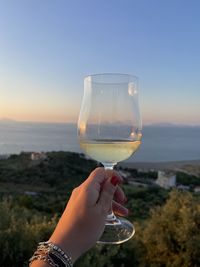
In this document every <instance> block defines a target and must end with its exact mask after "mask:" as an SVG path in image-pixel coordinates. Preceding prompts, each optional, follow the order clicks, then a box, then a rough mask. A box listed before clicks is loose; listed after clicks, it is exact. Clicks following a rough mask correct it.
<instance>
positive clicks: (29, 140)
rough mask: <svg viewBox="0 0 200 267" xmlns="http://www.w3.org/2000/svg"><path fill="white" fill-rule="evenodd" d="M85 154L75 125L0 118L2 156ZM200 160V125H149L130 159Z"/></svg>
mask: <svg viewBox="0 0 200 267" xmlns="http://www.w3.org/2000/svg"><path fill="white" fill-rule="evenodd" d="M42 151H43V152H48V151H72V152H78V153H81V152H82V151H81V149H80V147H79V143H78V140H77V128H76V125H75V124H67V123H66V124H64V123H32V122H15V121H0V155H1V157H3V156H4V155H10V154H19V153H21V152H42ZM199 159H200V126H177V125H148V126H144V127H143V138H142V144H141V146H140V148H139V150H138V151H137V152H136V153H135V154H134V155H133V156H132V157H130V158H129V159H128V160H127V162H166V161H185V160H186V161H187V160H189V161H190V160H199Z"/></svg>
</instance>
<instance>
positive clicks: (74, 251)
mask: <svg viewBox="0 0 200 267" xmlns="http://www.w3.org/2000/svg"><path fill="white" fill-rule="evenodd" d="M49 241H50V242H52V243H53V244H55V245H57V246H58V247H60V248H61V249H62V250H63V251H64V252H65V253H66V254H67V255H68V256H69V257H70V258H71V260H72V263H74V262H75V261H76V260H77V259H78V258H79V257H80V256H81V252H80V251H79V249H78V245H77V243H76V242H74V240H73V239H72V238H70V236H66V234H65V235H64V237H63V236H60V235H57V234H53V235H52V236H51V237H50V239H49Z"/></svg>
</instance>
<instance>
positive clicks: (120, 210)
mask: <svg viewBox="0 0 200 267" xmlns="http://www.w3.org/2000/svg"><path fill="white" fill-rule="evenodd" d="M112 208H113V211H114V213H115V214H117V215H120V216H127V215H128V214H129V210H128V209H127V208H125V207H124V206H122V205H121V204H119V203H117V202H116V201H113V203H112Z"/></svg>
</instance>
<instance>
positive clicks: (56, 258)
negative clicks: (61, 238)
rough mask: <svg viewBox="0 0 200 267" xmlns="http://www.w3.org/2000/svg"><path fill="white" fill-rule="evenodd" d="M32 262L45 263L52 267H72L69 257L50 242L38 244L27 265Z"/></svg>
mask: <svg viewBox="0 0 200 267" xmlns="http://www.w3.org/2000/svg"><path fill="white" fill-rule="evenodd" d="M34 260H43V261H46V262H47V263H48V264H49V265H50V266H52V267H73V263H72V260H71V257H69V256H68V255H67V254H66V253H65V252H64V251H63V250H62V249H61V248H60V247H58V246H57V245H55V244H53V243H52V242H50V241H46V242H40V243H39V245H38V247H37V250H36V251H35V253H34V255H33V256H32V257H31V258H30V260H29V263H30V264H31V263H32V262H33V261H34Z"/></svg>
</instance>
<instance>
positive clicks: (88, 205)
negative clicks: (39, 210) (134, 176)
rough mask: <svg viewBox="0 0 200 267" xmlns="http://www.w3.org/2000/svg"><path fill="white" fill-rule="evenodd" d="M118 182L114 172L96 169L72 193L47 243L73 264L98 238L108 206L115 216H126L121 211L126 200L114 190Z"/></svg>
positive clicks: (126, 212) (121, 193) (124, 210)
mask: <svg viewBox="0 0 200 267" xmlns="http://www.w3.org/2000/svg"><path fill="white" fill-rule="evenodd" d="M121 182H122V178H121V177H120V176H119V174H118V173H117V172H116V171H114V170H113V171H112V170H105V169H104V168H97V169H95V170H94V171H93V172H92V173H91V174H90V176H89V177H88V179H87V180H86V181H85V182H84V183H82V184H81V185H80V186H79V187H77V188H75V189H74V190H73V192H72V195H71V197H70V199H69V202H68V204H67V206H66V209H65V211H64V213H63V215H62V217H61V219H60V221H59V222H58V225H57V226H56V229H55V231H54V233H53V234H52V236H51V238H50V241H51V242H53V243H55V244H57V245H58V246H60V247H61V248H62V249H63V250H64V251H65V252H66V253H67V254H68V255H69V256H71V258H72V261H73V262H74V261H75V260H76V259H77V258H78V257H79V256H81V255H82V254H83V253H84V252H85V251H87V250H88V249H89V248H91V247H92V246H93V245H94V244H95V243H96V241H97V240H98V239H99V238H100V236H101V235H102V233H103V230H104V227H105V219H106V216H107V215H108V213H109V212H110V207H111V203H113V205H112V206H113V210H114V212H115V213H117V214H119V215H121V216H125V215H127V214H128V210H127V209H126V208H125V207H123V203H125V202H126V197H125V195H124V193H123V191H122V189H121V188H120V187H119V186H118V184H120V183H121ZM113 199H114V200H113ZM112 201H113V202H112Z"/></svg>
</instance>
